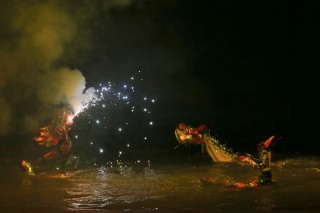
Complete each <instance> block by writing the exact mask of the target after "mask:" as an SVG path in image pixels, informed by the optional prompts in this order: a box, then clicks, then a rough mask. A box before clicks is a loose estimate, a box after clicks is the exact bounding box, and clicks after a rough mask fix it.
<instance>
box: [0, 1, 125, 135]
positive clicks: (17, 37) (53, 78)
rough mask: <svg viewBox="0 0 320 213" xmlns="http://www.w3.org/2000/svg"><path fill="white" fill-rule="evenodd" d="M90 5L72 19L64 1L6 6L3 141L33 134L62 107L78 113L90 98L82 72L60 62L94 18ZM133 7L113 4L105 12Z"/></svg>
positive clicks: (0, 100)
mask: <svg viewBox="0 0 320 213" xmlns="http://www.w3.org/2000/svg"><path fill="white" fill-rule="evenodd" d="M90 3H91V1H79V2H77V5H78V6H77V5H74V8H73V9H74V14H71V9H70V8H72V7H70V6H71V5H69V6H68V5H67V4H68V3H65V2H64V1H28V2H26V1H18V0H17V1H11V2H7V1H1V5H2V7H1V9H0V12H1V14H2V17H3V18H1V21H0V112H1V115H0V136H3V135H6V134H8V133H11V132H12V131H29V130H30V129H34V128H36V127H38V126H39V125H40V124H41V122H42V121H43V120H44V119H47V118H50V117H51V116H52V112H53V111H54V110H56V109H57V108H59V107H61V106H62V105H64V106H66V105H67V106H69V107H72V108H75V107H76V105H77V104H79V103H81V99H82V98H84V97H85V96H87V95H88V94H86V93H84V89H85V86H86V80H85V77H84V76H83V74H82V73H81V71H80V70H78V69H75V68H70V67H69V66H68V64H64V65H58V64H59V63H58V61H59V60H61V57H63V54H64V53H65V48H66V45H68V44H69V43H70V42H72V40H73V39H75V37H76V36H77V33H79V29H78V27H79V25H81V23H79V21H83V20H85V17H86V16H89V15H90V14H89V13H90V11H91V13H92V11H93V10H92V8H93V4H90ZM130 3H131V1H129V0H123V1H108V2H107V3H106V2H104V3H102V6H101V7H105V9H106V10H107V9H108V8H109V7H113V6H126V5H129V4H130ZM79 5H80V6H79ZM89 6H90V7H91V10H90V7H89ZM77 7H78V8H77ZM85 11H88V13H87V14H86V13H85ZM75 14H77V15H81V17H78V18H77V17H74V16H75ZM84 42H85V41H84ZM69 52H70V53H71V52H72V51H69Z"/></svg>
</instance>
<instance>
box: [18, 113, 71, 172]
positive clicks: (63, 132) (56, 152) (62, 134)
mask: <svg viewBox="0 0 320 213" xmlns="http://www.w3.org/2000/svg"><path fill="white" fill-rule="evenodd" d="M71 125H72V120H71V119H69V115H68V114H67V113H66V112H65V111H64V112H63V113H62V115H59V116H58V117H57V118H56V119H54V120H53V121H52V122H51V124H50V125H48V126H45V127H42V128H41V129H40V136H37V137H34V138H33V139H34V140H35V141H37V142H38V144H39V145H41V146H46V147H53V149H52V150H51V151H49V152H47V153H46V154H44V155H43V156H42V157H40V158H39V159H37V160H35V161H33V163H37V164H38V163H44V162H55V161H59V160H61V159H62V158H67V155H68V153H69V152H70V151H71V147H72V143H71V139H70V138H69V135H68V132H69V130H70V128H71ZM21 165H22V167H23V168H24V169H25V171H26V173H27V174H29V175H34V174H35V172H34V170H33V168H32V165H31V163H30V162H28V161H26V160H23V161H22V163H21Z"/></svg>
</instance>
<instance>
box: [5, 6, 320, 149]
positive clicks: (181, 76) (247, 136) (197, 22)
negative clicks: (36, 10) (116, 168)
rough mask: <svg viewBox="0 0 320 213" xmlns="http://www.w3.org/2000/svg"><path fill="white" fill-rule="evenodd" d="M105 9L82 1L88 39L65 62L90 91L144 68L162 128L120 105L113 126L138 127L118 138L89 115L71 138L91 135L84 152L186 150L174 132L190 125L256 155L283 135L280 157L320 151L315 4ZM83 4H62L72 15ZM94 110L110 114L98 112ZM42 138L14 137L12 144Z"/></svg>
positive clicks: (78, 40) (68, 51)
mask: <svg viewBox="0 0 320 213" xmlns="http://www.w3.org/2000/svg"><path fill="white" fill-rule="evenodd" d="M35 2H36V1H35ZM56 2H58V3H61V2H59V1H56ZM100 3H101V2H99V1H90V2H87V1H77V4H76V6H75V8H83V11H87V12H88V14H89V13H90V14H89V15H87V16H86V17H85V18H83V17H81V16H79V17H77V16H73V18H74V19H76V20H77V22H78V34H77V36H75V38H74V39H73V40H72V41H71V42H69V43H68V44H67V45H66V47H65V50H64V53H63V56H62V57H60V58H59V60H57V61H56V62H55V64H56V66H61V65H68V66H69V67H73V68H77V69H79V70H81V72H82V73H83V75H84V77H85V78H86V86H87V87H96V86H97V85H98V84H99V83H100V82H108V81H112V82H116V83H118V84H122V83H123V82H126V81H127V79H129V77H130V76H131V74H132V73H133V74H135V73H137V71H139V70H141V71H142V74H141V75H142V76H143V79H144V81H141V82H139V85H138V87H137V88H138V89H137V92H138V93H139V92H140V93H139V95H142V96H143V95H147V96H152V97H154V98H155V99H156V104H154V105H152V107H151V110H152V119H153V121H154V126H153V127H152V128H149V127H146V126H145V122H144V120H143V119H145V118H144V117H143V116H142V115H141V116H139V115H135V116H133V115H128V114H126V110H127V109H126V107H125V106H123V107H118V108H117V109H113V110H114V111H112V110H111V112H114V113H112V114H111V115H110V116H111V117H110V120H114V121H115V122H114V123H113V124H111V127H112V128H113V125H114V128H116V126H117V125H116V122H123V121H125V120H129V121H130V122H131V123H134V124H135V125H134V127H132V128H131V129H129V130H127V132H126V133H127V134H126V135H125V136H121V137H118V136H117V134H116V133H112V131H111V130H110V131H109V130H102V129H101V130H100V129H94V127H92V126H90V125H88V124H87V122H86V117H85V116H83V117H80V118H79V119H78V120H75V124H74V125H75V126H74V128H73V131H71V133H70V134H71V135H72V136H74V135H76V134H83V135H82V138H84V139H83V141H81V140H80V139H79V140H80V142H78V143H75V144H77V145H75V149H76V150H78V151H81V150H82V151H83V149H86V148H85V147H86V146H87V141H89V140H91V139H94V140H96V141H97V143H98V144H99V146H100V147H104V148H105V149H109V150H112V149H114V152H117V151H116V150H118V148H119V147H121V146H123V144H126V142H127V141H130V142H131V144H134V148H133V149H134V150H135V151H139V150H142V151H146V150H149V151H155V152H156V151H157V150H158V151H161V150H172V149H173V147H174V146H175V145H177V142H176V140H175V138H174V134H173V131H174V129H175V127H176V126H177V125H178V123H179V122H184V123H187V124H191V125H195V126H197V125H200V124H206V125H208V126H209V128H210V130H211V132H212V133H214V134H216V135H218V137H219V138H220V140H221V141H222V142H225V143H227V145H228V146H230V147H233V148H235V149H236V150H239V151H245V152H254V151H255V145H256V144H257V143H258V142H259V141H261V140H264V139H267V138H268V137H269V136H270V135H273V134H275V135H276V136H279V137H282V139H281V141H280V142H279V144H278V145H277V147H276V151H277V152H285V153H307V154H318V153H319V151H318V150H319V147H320V146H319V143H318V140H317V138H316V137H315V136H316V132H317V130H316V127H315V126H316V124H314V123H315V120H316V119H315V117H316V114H317V113H315V112H316V111H317V110H316V107H315V105H314V103H313V101H312V102H311V101H310V100H316V97H317V96H316V90H315V85H316V84H314V83H315V78H314V77H313V74H314V73H313V72H314V67H312V61H313V59H314V58H315V57H314V54H313V53H314V48H313V45H314V43H313V41H314V40H315V39H316V34H315V32H316V26H317V25H316V24H315V20H316V16H317V15H316V13H313V12H312V9H313V6H312V5H306V4H302V3H301V2H300V1H288V2H287V1H284V2H282V1H280V2H279V1H278V2H265V1H264V2H261V1H258V2H257V1H245V2H243V1H209V0H207V1H206V0H197V1H185V0H164V1H151V0H141V1H131V2H130V4H128V5H127V6H126V7H118V6H114V7H110V8H109V9H108V12H105V10H104V8H102V7H100V6H99V5H100ZM73 4H74V3H71V2H67V3H63V4H62V3H61V7H62V8H63V9H64V10H66V11H68V12H70V14H72V13H73V9H74V8H73V7H72V5H73ZM89 5H90V7H88V6H89ZM86 9H87V10H86ZM84 40H85V41H86V42H85V43H83V41H84ZM88 41H89V42H88ZM310 98H312V99H310ZM109 112H110V111H109ZM109 112H108V113H109ZM92 113H93V114H95V113H96V114H97V115H98V114H99V113H100V114H101V113H103V112H102V111H101V109H100V108H96V109H95V110H94V111H93V112H92ZM91 128H93V129H91ZM110 132H111V133H110ZM32 134H34V133H30V132H29V133H23V134H21V135H19V136H17V134H15V133H11V134H9V136H5V137H3V138H4V139H3V140H4V141H9V140H15V137H21V138H24V137H25V138H26V137H29V136H30V137H32ZM143 134H149V135H151V138H152V143H145V141H143V140H140V139H138V138H139V135H143ZM19 140H20V139H19ZM28 143H30V141H29V142H28ZM28 143H25V144H24V145H23V146H20V145H18V143H17V142H15V143H13V144H15V145H12V143H11V145H4V144H2V146H3V147H5V148H3V149H2V151H3V150H5V149H7V150H8V149H9V150H10V147H11V148H12V147H13V148H14V149H17V150H20V151H21V150H22V149H23V150H26V149H30V150H32V149H33V148H34V147H32V148H30V147H29V145H26V144H28ZM31 143H32V142H31ZM85 144H86V145H85ZM81 145H83V147H82V148H80V146H81ZM3 152H5V153H7V152H9V153H10V152H12V151H3ZM22 152H23V151H22Z"/></svg>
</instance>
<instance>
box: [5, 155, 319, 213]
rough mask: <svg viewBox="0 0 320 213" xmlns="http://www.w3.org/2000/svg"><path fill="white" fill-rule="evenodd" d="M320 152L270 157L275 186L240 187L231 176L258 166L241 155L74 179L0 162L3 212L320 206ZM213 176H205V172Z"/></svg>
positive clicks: (118, 168)
mask: <svg viewBox="0 0 320 213" xmlns="http://www.w3.org/2000/svg"><path fill="white" fill-rule="evenodd" d="M319 160H320V158H319V157H312V156H305V157H304V156H301V157H292V158H290V157H289V158H287V157H286V158H283V159H280V160H276V161H274V162H273V164H272V171H273V175H274V180H275V183H274V184H273V185H271V186H260V187H257V188H247V189H238V188H235V187H233V186H229V185H225V184H224V183H225V182H227V181H229V182H233V181H242V180H246V179H248V178H253V177H255V176H257V175H258V174H259V171H257V170H254V169H252V168H251V167H250V166H247V165H239V164H236V163H232V164H231V163H229V164H213V163H211V162H210V163H208V162H201V163H195V162H190V161H186V162H181V163H177V162H174V163H169V162H166V163H159V162H157V163H155V164H153V162H152V161H150V160H141V161H138V160H136V161H132V162H130V163H128V162H121V161H118V162H117V161H115V162H108V163H105V164H101V165H96V166H87V167H84V168H81V169H78V170H77V171H73V172H75V175H74V176H73V177H71V178H68V179H61V178H49V177H45V176H38V177H30V176H27V175H25V174H24V173H23V171H22V169H21V168H20V166H19V162H18V161H12V160H2V161H1V162H0V170H1V173H0V212H65V211H80V210H84V211H90V212H91V211H96V210H104V211H194V212H198V211H200V212H208V211H211V212H212V211H214V212H216V211H217V212H218V211H227V212H232V211H303V212H306V211H310V212H317V211H320V196H319V193H320V161H319ZM202 176H209V177H213V178H214V179H215V180H216V182H215V184H206V183H203V182H201V181H200V179H199V178H200V177H202Z"/></svg>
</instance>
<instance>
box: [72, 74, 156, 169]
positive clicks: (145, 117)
mask: <svg viewBox="0 0 320 213" xmlns="http://www.w3.org/2000/svg"><path fill="white" fill-rule="evenodd" d="M139 73H140V71H139ZM135 79H140V80H142V78H141V76H140V77H139V76H136V77H133V76H132V77H130V81H129V82H126V83H124V84H120V85H119V86H117V85H116V84H114V83H111V82H107V83H100V84H98V85H99V86H98V87H96V88H88V89H86V90H85V92H84V94H83V97H81V99H80V100H79V101H78V102H75V103H77V104H75V105H73V106H72V109H73V114H72V115H71V116H72V117H71V120H72V119H74V118H76V117H77V119H79V120H77V121H81V120H82V121H83V119H85V120H84V121H85V122H82V123H81V124H79V125H80V126H79V127H77V125H76V126H75V127H76V128H74V129H78V130H80V131H81V130H82V128H81V125H85V126H84V127H83V129H84V130H87V129H89V131H81V132H79V134H76V135H74V138H77V139H78V137H80V138H81V140H80V139H78V140H77V143H81V141H85V142H84V143H85V144H86V145H87V146H90V149H93V151H94V153H95V154H97V155H99V154H101V155H100V156H101V157H106V156H107V155H105V153H106V152H105V150H104V149H106V147H107V146H109V145H111V146H118V147H119V149H124V148H125V150H133V149H134V143H132V142H134V140H135V139H138V141H139V138H140V141H141V139H142V140H145V141H147V140H149V141H150V139H149V138H148V137H147V136H149V135H148V132H147V131H149V130H150V126H154V121H152V118H151V117H150V112H151V110H152V106H151V105H152V103H155V99H154V98H151V97H148V96H147V95H145V94H144V95H141V93H137V92H135V89H136V88H138V86H137V85H133V84H134V83H135V84H136V83H139V81H136V80H135ZM136 91H138V90H136ZM80 114H81V116H80ZM137 119H141V120H140V121H139V120H137ZM76 123H77V122H76ZM129 124H130V125H129ZM137 125H138V126H137ZM147 127H148V128H147ZM130 128H133V129H130ZM136 129H137V131H136ZM91 130H92V131H91ZM141 130H143V134H144V135H140V136H139V135H137V134H141ZM130 134H133V135H132V136H131V135H130ZM78 135H79V136H78ZM98 136H99V137H100V138H98ZM90 137H93V138H90ZM101 138H102V139H101ZM121 143H122V144H121ZM129 143H130V144H129ZM112 150H113V149H110V150H108V153H109V152H112ZM122 151H123V150H122ZM122 151H116V153H115V154H116V155H117V156H118V157H121V156H122V155H123V152H122ZM102 154H104V155H102ZM136 162H138V163H139V162H140V161H139V160H138V161H136Z"/></svg>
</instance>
